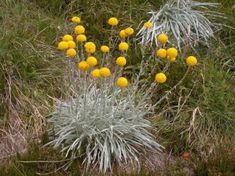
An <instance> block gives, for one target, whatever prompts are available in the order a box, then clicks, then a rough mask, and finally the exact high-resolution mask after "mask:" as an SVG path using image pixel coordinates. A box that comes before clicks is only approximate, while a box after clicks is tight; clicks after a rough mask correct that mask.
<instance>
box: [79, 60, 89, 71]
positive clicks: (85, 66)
mask: <svg viewBox="0 0 235 176" xmlns="http://www.w3.org/2000/svg"><path fill="white" fill-rule="evenodd" d="M77 66H78V69H80V70H81V71H87V70H88V69H89V68H90V66H89V64H88V63H87V62H86V61H81V62H79V63H78V65H77Z"/></svg>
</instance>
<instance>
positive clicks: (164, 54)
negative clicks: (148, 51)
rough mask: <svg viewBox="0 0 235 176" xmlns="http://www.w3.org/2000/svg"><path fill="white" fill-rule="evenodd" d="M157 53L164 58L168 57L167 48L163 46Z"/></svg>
mask: <svg viewBox="0 0 235 176" xmlns="http://www.w3.org/2000/svg"><path fill="white" fill-rule="evenodd" d="M156 55H157V56H158V57H160V58H162V59H164V58H166V50H165V49H163V48H160V49H159V50H157V52H156Z"/></svg>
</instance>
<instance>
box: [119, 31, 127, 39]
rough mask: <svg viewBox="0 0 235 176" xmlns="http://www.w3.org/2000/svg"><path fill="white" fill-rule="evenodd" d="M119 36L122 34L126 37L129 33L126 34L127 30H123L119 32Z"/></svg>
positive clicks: (122, 36)
mask: <svg viewBox="0 0 235 176" xmlns="http://www.w3.org/2000/svg"><path fill="white" fill-rule="evenodd" d="M119 36H120V37H121V38H126V37H127V35H126V32H125V30H121V31H120V32H119Z"/></svg>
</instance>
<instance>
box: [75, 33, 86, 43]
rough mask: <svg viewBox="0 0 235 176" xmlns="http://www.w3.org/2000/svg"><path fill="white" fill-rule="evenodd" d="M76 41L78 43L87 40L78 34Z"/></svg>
mask: <svg viewBox="0 0 235 176" xmlns="http://www.w3.org/2000/svg"><path fill="white" fill-rule="evenodd" d="M76 40H77V41H78V42H81V43H82V42H85V41H86V40H87V38H86V36H85V35H84V34H79V35H77V38H76Z"/></svg>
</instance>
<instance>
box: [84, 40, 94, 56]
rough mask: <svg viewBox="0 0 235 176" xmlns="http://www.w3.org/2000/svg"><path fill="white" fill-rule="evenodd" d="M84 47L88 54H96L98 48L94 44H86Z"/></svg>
mask: <svg viewBox="0 0 235 176" xmlns="http://www.w3.org/2000/svg"><path fill="white" fill-rule="evenodd" d="M84 47H85V50H86V52H87V53H94V52H95V51H96V46H95V44H94V43H93V42H86V44H85V45H84Z"/></svg>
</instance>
